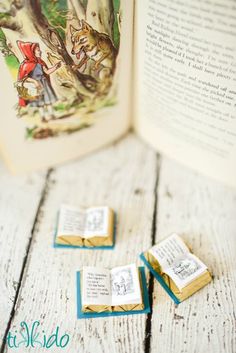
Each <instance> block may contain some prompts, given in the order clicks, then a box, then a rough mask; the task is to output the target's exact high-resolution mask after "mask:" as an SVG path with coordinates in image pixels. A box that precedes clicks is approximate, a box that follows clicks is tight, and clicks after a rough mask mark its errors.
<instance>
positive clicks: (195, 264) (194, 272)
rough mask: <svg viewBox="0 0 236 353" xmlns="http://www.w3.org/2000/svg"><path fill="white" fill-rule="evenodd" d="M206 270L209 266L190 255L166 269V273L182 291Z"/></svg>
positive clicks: (184, 256)
mask: <svg viewBox="0 0 236 353" xmlns="http://www.w3.org/2000/svg"><path fill="white" fill-rule="evenodd" d="M206 270H207V266H206V265H205V264H204V263H203V262H202V261H200V260H199V259H198V258H197V257H196V256H195V255H193V254H191V253H188V254H185V255H183V256H182V257H181V258H179V259H178V260H176V261H175V262H174V264H173V265H172V266H171V267H169V268H166V269H165V273H166V274H167V275H168V276H170V278H171V279H172V280H173V281H174V282H175V284H176V286H177V287H178V288H179V289H180V290H181V289H183V288H184V287H186V286H187V285H188V284H190V283H191V282H193V281H194V280H195V279H196V278H197V277H199V276H200V275H201V274H203V272H205V271H206Z"/></svg>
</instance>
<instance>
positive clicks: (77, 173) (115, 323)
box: [6, 135, 158, 353]
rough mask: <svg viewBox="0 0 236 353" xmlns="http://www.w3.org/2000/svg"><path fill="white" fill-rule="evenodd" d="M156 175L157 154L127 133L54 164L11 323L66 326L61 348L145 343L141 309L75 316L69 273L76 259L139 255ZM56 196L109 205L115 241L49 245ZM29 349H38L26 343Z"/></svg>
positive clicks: (147, 236)
mask: <svg viewBox="0 0 236 353" xmlns="http://www.w3.org/2000/svg"><path fill="white" fill-rule="evenodd" d="M157 175H158V163H157V157H156V154H155V153H154V152H153V151H152V150H151V149H149V148H148V147H146V146H145V145H143V143H142V142H140V141H139V140H138V139H137V138H135V137H133V136H132V135H131V136H129V137H128V138H125V139H124V140H122V141H121V142H119V143H118V144H115V145H113V146H111V147H109V148H107V149H105V150H102V151H99V152H98V153H96V154H94V155H92V156H89V157H87V158H85V159H83V160H80V161H77V162H74V163H71V164H68V165H65V166H62V167H60V168H58V169H56V170H55V171H54V172H52V174H51V175H50V180H49V191H48V193H47V198H46V199H45V202H44V204H43V206H42V208H41V212H40V214H41V217H39V220H38V224H37V231H35V234H34V237H33V243H32V247H31V249H30V254H29V259H28V262H27V265H26V271H25V274H24V278H23V282H22V283H23V286H22V289H21V291H20V294H19V299H18V302H17V305H16V315H15V317H14V320H13V323H12V327H11V330H13V331H14V330H17V329H18V328H19V325H20V322H21V321H23V320H25V321H26V322H28V323H29V324H31V323H32V322H33V321H34V320H39V321H40V322H41V325H42V327H43V329H44V330H45V332H47V333H50V332H52V331H53V330H55V328H56V326H59V327H60V330H61V331H62V332H67V333H69V334H70V336H71V341H70V344H69V345H68V347H67V348H65V349H64V350H63V351H64V352H70V353H71V352H73V353H75V352H80V353H85V352H86V353H91V352H96V353H100V352H109V353H111V352H116V353H119V352H122V353H124V352H129V353H138V352H143V351H144V336H145V325H146V316H145V315H134V316H124V317H116V318H108V319H103V318H102V319H89V320H77V319H76V292H75V273H76V271H77V270H79V269H80V268H81V267H82V265H97V266H106V267H113V266H117V265H122V264H126V263H130V262H137V263H140V261H139V260H138V254H140V252H141V251H142V250H143V249H146V248H148V247H149V246H150V245H151V230H152V218H153V206H154V202H155V196H154V189H155V182H156V177H157ZM61 202H65V203H69V204H75V205H81V206H89V205H95V204H98V205H99V204H106V205H109V206H110V207H112V208H114V210H116V211H117V213H118V227H117V242H116V247H115V249H114V250H113V251H108V250H104V251H102V250H97V251H93V250H78V249H76V250H73V249H54V248H53V247H52V238H53V232H54V227H55V222H56V213H57V210H58V208H59V205H60V203H61ZM6 351H7V352H8V351H10V350H7V349H6ZM31 351H32V352H37V351H38V350H37V349H34V348H33V349H27V352H31ZM40 351H41V352H42V351H43V350H42V349H41V350H40Z"/></svg>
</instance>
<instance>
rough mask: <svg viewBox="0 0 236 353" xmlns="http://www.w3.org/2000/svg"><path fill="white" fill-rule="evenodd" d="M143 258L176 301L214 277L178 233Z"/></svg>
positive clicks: (190, 293) (186, 296) (189, 294)
mask: <svg viewBox="0 0 236 353" xmlns="http://www.w3.org/2000/svg"><path fill="white" fill-rule="evenodd" d="M140 257H141V259H142V260H143V261H144V263H145V264H146V266H147V267H148V268H149V269H150V271H151V272H152V274H153V275H154V277H155V278H156V279H157V280H158V281H159V282H160V284H161V285H162V286H163V287H164V289H165V290H166V291H167V292H168V294H169V295H170V296H171V297H172V299H173V300H174V301H175V303H177V304H179V303H180V302H182V301H183V300H185V299H187V298H188V297H190V296H191V295H192V294H193V293H195V292H196V291H198V290H199V289H200V288H202V287H203V286H205V285H206V284H207V283H209V282H210V281H211V280H212V277H211V274H210V272H209V270H208V268H207V266H206V265H205V264H204V263H203V262H202V261H201V260H199V259H198V258H197V257H196V256H195V255H194V254H192V253H191V251H190V249H189V248H188V247H187V246H186V245H185V243H184V242H183V240H182V239H181V238H180V237H179V236H178V235H177V234H175V233H174V234H172V235H170V236H169V237H167V238H166V239H164V240H162V241H161V242H160V243H158V244H157V245H154V246H153V247H152V248H151V249H149V250H148V251H146V252H144V253H143V254H141V256H140Z"/></svg>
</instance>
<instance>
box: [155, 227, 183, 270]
mask: <svg viewBox="0 0 236 353" xmlns="http://www.w3.org/2000/svg"><path fill="white" fill-rule="evenodd" d="M148 251H149V252H150V253H151V254H152V255H153V256H154V257H155V258H156V259H157V261H158V262H159V264H160V265H161V267H162V268H163V269H164V268H167V267H169V266H172V265H173V263H174V262H175V260H176V259H178V258H179V257H182V256H183V255H186V254H188V253H189V249H188V247H187V246H186V245H185V244H184V242H183V240H182V239H181V238H180V237H179V236H178V235H177V234H175V233H174V234H172V235H170V236H169V237H168V238H166V239H164V240H162V241H161V242H160V243H158V244H156V245H154V246H153V247H152V248H151V249H149V250H148Z"/></svg>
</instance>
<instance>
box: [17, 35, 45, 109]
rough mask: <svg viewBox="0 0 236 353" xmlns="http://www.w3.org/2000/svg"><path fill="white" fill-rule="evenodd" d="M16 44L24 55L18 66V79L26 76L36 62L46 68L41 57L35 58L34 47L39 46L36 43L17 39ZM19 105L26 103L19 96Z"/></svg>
mask: <svg viewBox="0 0 236 353" xmlns="http://www.w3.org/2000/svg"><path fill="white" fill-rule="evenodd" d="M17 45H18V47H19V49H20V51H21V53H22V55H23V56H24V61H23V62H22V63H21V65H20V67H19V72H18V80H23V79H24V78H26V77H28V76H29V75H30V73H31V72H32V71H33V70H34V69H35V66H36V65H37V64H38V63H39V64H41V65H42V66H44V67H46V68H47V65H46V63H45V62H44V61H43V60H42V59H41V58H37V57H36V56H35V54H34V51H35V49H36V47H38V46H39V44H38V43H31V42H23V41H20V40H18V41H17ZM45 76H46V77H47V79H48V81H49V82H50V80H49V77H48V76H47V75H46V74H45ZM19 105H20V106H21V107H24V106H26V105H27V101H26V100H24V99H23V98H19Z"/></svg>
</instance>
